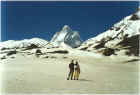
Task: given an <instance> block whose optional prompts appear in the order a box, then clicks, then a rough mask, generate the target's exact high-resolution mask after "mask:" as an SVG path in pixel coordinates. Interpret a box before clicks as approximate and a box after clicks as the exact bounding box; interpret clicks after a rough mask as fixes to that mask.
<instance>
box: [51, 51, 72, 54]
mask: <svg viewBox="0 0 140 95" xmlns="http://www.w3.org/2000/svg"><path fill="white" fill-rule="evenodd" d="M48 53H60V54H67V53H69V52H68V51H67V50H56V51H52V52H48Z"/></svg>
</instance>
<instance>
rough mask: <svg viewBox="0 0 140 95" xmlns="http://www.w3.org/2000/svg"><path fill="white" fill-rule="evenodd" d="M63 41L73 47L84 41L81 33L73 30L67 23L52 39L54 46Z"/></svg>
mask: <svg viewBox="0 0 140 95" xmlns="http://www.w3.org/2000/svg"><path fill="white" fill-rule="evenodd" d="M63 42H64V43H65V44H67V45H69V46H71V47H72V48H75V47H79V46H80V45H81V43H82V42H81V39H80V35H79V33H78V32H77V31H72V29H71V28H70V27H69V26H68V25H65V26H64V27H63V29H62V30H61V31H60V32H56V34H55V35H54V36H53V38H52V40H51V43H52V44H53V45H54V46H60V45H61V43H63Z"/></svg>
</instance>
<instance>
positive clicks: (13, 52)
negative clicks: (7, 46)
mask: <svg viewBox="0 0 140 95" xmlns="http://www.w3.org/2000/svg"><path fill="white" fill-rule="evenodd" d="M16 53H17V51H16V50H14V51H9V52H8V53H7V56H10V55H13V54H16Z"/></svg>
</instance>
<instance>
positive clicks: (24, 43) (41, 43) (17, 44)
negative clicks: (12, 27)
mask: <svg viewBox="0 0 140 95" xmlns="http://www.w3.org/2000/svg"><path fill="white" fill-rule="evenodd" d="M31 44H34V45H36V46H38V47H45V46H46V45H47V44H48V41H46V40H43V39H40V38H32V39H24V40H21V41H15V40H8V41H5V42H0V49H4V48H7V49H13V48H26V47H28V46H30V45H31Z"/></svg>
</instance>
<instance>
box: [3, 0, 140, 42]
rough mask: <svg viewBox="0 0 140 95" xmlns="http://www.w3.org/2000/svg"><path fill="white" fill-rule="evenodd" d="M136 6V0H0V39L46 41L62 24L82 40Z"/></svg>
mask: <svg viewBox="0 0 140 95" xmlns="http://www.w3.org/2000/svg"><path fill="white" fill-rule="evenodd" d="M138 6H139V2H138V1H114V2H113V1H88V2H86V1H84V2H79V1H77V2H76V1H74V2H72V1H67V2H66V1H65V2H64V1H61V2H56V1H53V2H51V1H1V32H2V41H6V40H23V39H30V38H34V37H38V38H43V39H45V40H48V41H49V40H51V38H52V36H53V35H54V34H55V33H56V32H59V31H60V30H61V29H62V27H63V26H64V25H69V26H70V27H71V29H72V30H75V31H78V32H79V34H80V37H81V39H82V40H83V41H85V40H87V39H89V38H91V37H94V36H97V35H98V34H100V33H102V32H105V31H106V30H108V29H109V28H110V27H112V26H113V25H114V24H115V23H117V22H119V21H120V20H121V19H123V18H124V17H126V16H128V15H130V14H133V13H135V10H136V8H138Z"/></svg>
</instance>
